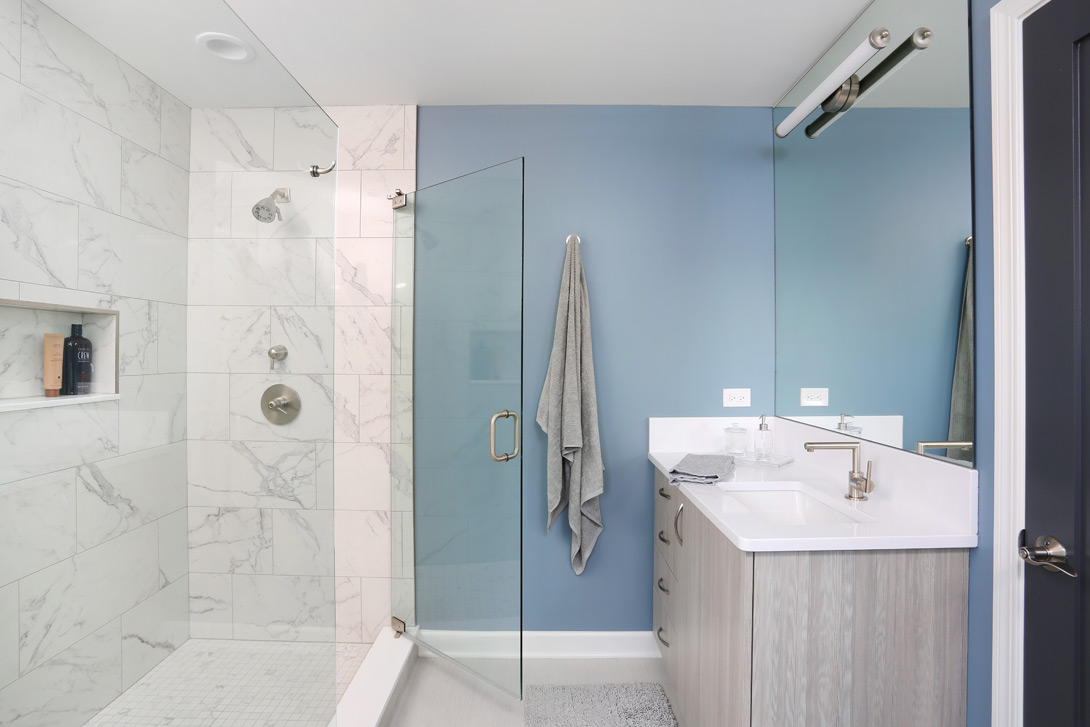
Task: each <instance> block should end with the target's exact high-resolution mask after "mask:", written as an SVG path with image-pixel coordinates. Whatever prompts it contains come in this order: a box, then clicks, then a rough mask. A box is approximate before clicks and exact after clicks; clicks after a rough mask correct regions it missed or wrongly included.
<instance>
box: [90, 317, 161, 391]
mask: <svg viewBox="0 0 1090 727" xmlns="http://www.w3.org/2000/svg"><path fill="white" fill-rule="evenodd" d="M114 306H115V308H116V310H117V312H118V326H119V327H120V329H121V330H120V331H119V334H118V340H117V358H118V361H117V365H118V369H119V371H120V372H121V375H122V376H137V375H140V374H154V373H158V372H159V304H158V303H156V302H154V301H147V300H143V299H142V298H118V299H117V300H116V301H115V303H114ZM92 343H93V341H92ZM97 349H98V347H97V346H96V347H95V350H97ZM97 368H98V367H97V366H96V369H97ZM95 373H100V372H98V371H97V370H96V372H95ZM96 378H98V377H97V376H96Z"/></svg>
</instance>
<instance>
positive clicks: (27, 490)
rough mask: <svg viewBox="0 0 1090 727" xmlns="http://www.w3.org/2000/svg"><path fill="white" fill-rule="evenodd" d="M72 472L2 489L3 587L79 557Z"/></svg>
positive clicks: (0, 560)
mask: <svg viewBox="0 0 1090 727" xmlns="http://www.w3.org/2000/svg"><path fill="white" fill-rule="evenodd" d="M75 482H76V479H75V472H74V471H73V470H70V469H66V470H61V471H60V472H53V473H50V474H47V475H41V476H39V477H31V478H29V479H26V480H20V481H18V482H11V483H9V484H6V485H0V553H3V554H4V555H3V557H2V558H0V585H2V584H6V583H11V582H12V581H14V580H16V579H17V578H21V577H23V576H25V575H28V574H30V573H33V572H34V571H36V570H39V569H41V568H45V567H46V566H50V565H53V564H54V563H59V562H60V561H62V560H64V559H65V558H68V557H70V556H72V555H75V553H76V485H75Z"/></svg>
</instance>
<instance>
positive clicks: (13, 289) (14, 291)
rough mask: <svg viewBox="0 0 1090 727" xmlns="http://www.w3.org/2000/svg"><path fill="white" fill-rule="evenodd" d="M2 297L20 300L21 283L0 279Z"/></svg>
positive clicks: (0, 294) (0, 296)
mask: <svg viewBox="0 0 1090 727" xmlns="http://www.w3.org/2000/svg"><path fill="white" fill-rule="evenodd" d="M0 298H7V299H8V300H19V283H17V282H15V281H14V280H0Z"/></svg>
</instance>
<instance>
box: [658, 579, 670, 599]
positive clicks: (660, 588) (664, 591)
mask: <svg viewBox="0 0 1090 727" xmlns="http://www.w3.org/2000/svg"><path fill="white" fill-rule="evenodd" d="M659 590H660V591H662V592H663V593H665V594H666V595H667V596H669V595H670V589H669V588H667V587H666V586H664V585H662V579H661V578H659Z"/></svg>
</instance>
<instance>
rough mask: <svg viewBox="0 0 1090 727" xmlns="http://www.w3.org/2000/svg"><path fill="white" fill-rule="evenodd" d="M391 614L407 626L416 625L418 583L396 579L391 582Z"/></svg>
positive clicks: (407, 579)
mask: <svg viewBox="0 0 1090 727" xmlns="http://www.w3.org/2000/svg"><path fill="white" fill-rule="evenodd" d="M390 601H391V609H390V610H391V613H392V614H393V615H394V616H397V617H398V618H399V619H401V620H402V621H404V622H405V623H407V624H415V623H416V581H415V580H414V579H412V578H394V579H392V580H391V582H390Z"/></svg>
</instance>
